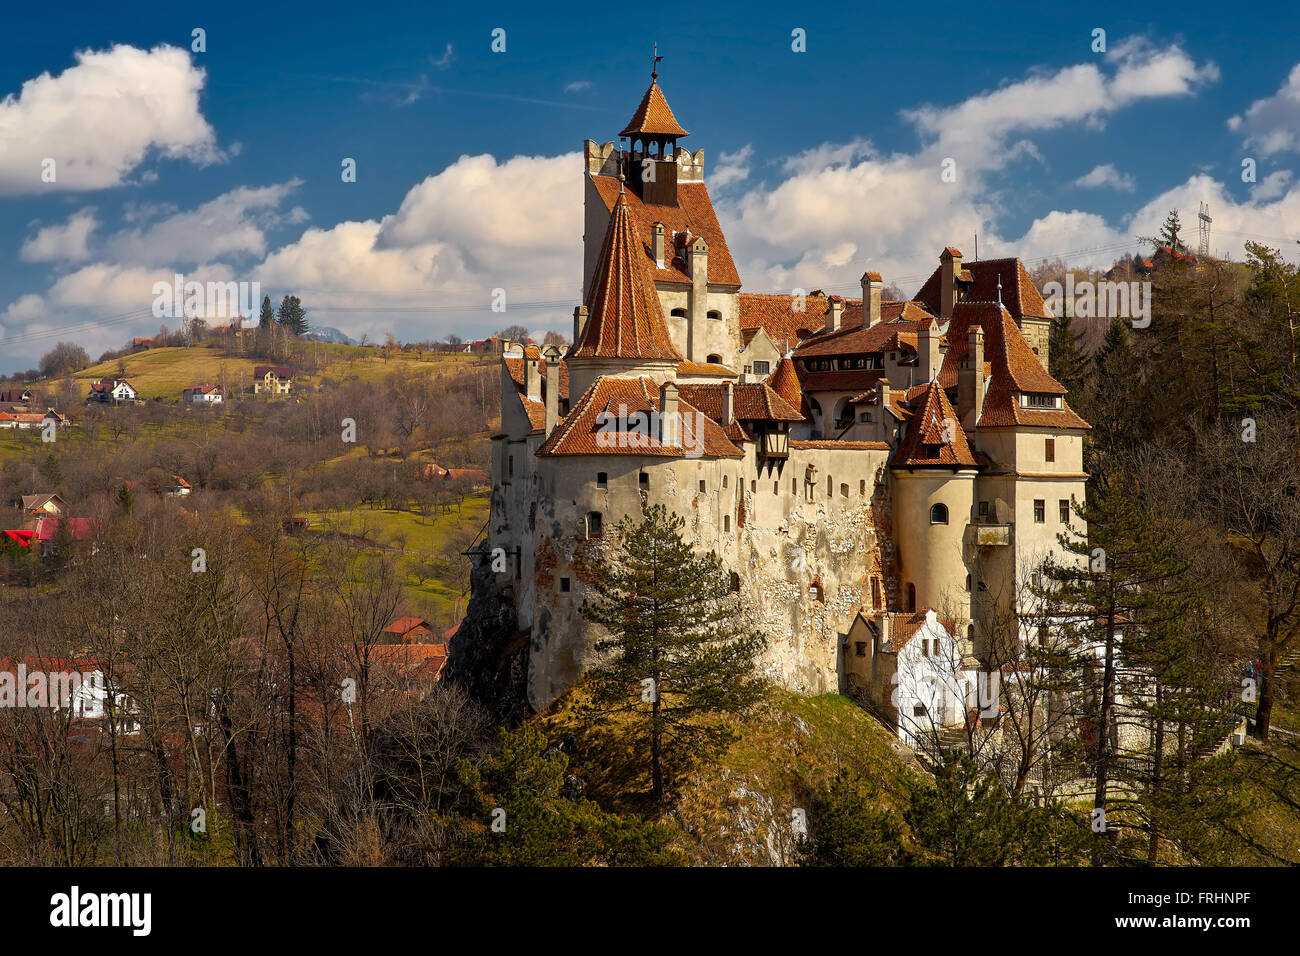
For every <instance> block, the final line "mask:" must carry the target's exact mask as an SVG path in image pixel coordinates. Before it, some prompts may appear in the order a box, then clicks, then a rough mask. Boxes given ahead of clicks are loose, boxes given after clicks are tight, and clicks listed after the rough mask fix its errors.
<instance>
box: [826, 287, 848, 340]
mask: <svg viewBox="0 0 1300 956" xmlns="http://www.w3.org/2000/svg"><path fill="white" fill-rule="evenodd" d="M843 321H844V300H843V299H841V298H840V297H839V296H838V295H833V296H831V297H830V298H829V299H827V300H826V331H827V332H834V331H835V330H836V329H838V328H839V327H840V324H841V323H842V322H843Z"/></svg>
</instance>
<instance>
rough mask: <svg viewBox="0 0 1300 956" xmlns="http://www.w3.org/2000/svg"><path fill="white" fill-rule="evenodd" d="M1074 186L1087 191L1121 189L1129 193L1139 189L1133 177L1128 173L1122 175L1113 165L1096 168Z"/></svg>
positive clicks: (1107, 164) (1105, 164)
mask: <svg viewBox="0 0 1300 956" xmlns="http://www.w3.org/2000/svg"><path fill="white" fill-rule="evenodd" d="M1074 185H1076V186H1082V187H1084V188H1086V189H1119V190H1122V191H1123V192H1129V193H1131V192H1132V191H1133V190H1134V189H1135V188H1136V187H1137V183H1136V182H1134V180H1133V177H1132V176H1130V175H1129V174H1128V173H1121V172H1120V171H1119V170H1118V169H1116V168H1115V167H1114V165H1113V164H1111V163H1103V164H1102V165H1100V166H1094V167H1093V168H1092V169H1091V170H1089V171H1088V172H1086V173H1084V174H1083V175H1082V176H1080V177H1079V178H1078V179H1076V180H1075V181H1074Z"/></svg>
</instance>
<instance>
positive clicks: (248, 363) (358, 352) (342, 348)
mask: <svg viewBox="0 0 1300 956" xmlns="http://www.w3.org/2000/svg"><path fill="white" fill-rule="evenodd" d="M304 349H305V352H304V354H305V355H306V356H308V357H311V358H313V359H318V360H319V362H320V364H321V367H320V368H319V369H318V370H317V371H315V372H304V373H301V375H300V377H299V379H298V381H299V382H300V383H301V384H304V385H314V384H318V383H320V382H321V381H322V380H323V379H326V378H329V379H332V380H334V381H340V382H341V381H347V380H349V379H358V380H360V381H363V382H371V381H379V380H381V379H383V378H384V377H386V376H388V375H391V374H393V373H395V372H399V371H403V370H424V369H427V370H429V371H430V372H435V373H436V372H439V371H443V370H447V369H450V368H453V367H457V366H460V365H465V364H472V363H475V362H480V361H482V360H483V356H482V355H470V354H465V353H463V352H461V353H452V354H446V353H432V352H426V353H424V354H423V355H416V354H415V353H413V352H395V353H393V354H391V355H387V354H386V353H384V352H382V351H380V350H376V349H372V348H360V347H358V346H352V345H335V344H327V343H322V344H320V345H319V346H315V345H312V346H304ZM267 364H271V363H270V362H269V360H268V359H257V358H242V357H238V356H231V355H228V354H226V350H225V349H223V348H220V347H218V346H215V345H199V346H195V347H194V348H165V349H148V350H146V351H143V352H133V353H132V354H130V355H124V356H122V357H121V358H118V359H110V360H109V361H107V362H100V363H98V364H97V365H92V366H90V367H89V368H87V369H83V370H82V371H80V372H78V373H77V374H76V375H74V376H73V379H74V380H75V381H76V382H77V384H78V386H79V387H80V389H81V391H82V393H83V395H88V394H89V393H90V383H91V382H94V381H96V380H97V379H100V378H104V377H106V376H108V377H112V376H116V375H118V374H119V371H120V368H121V367H125V370H126V378H127V380H128V381H130V383H131V384H132V385H134V386H135V387H136V389H137V390H138V391H139V393H140V397H141V398H144V399H155V398H160V399H163V400H165V401H174V400H176V399H179V398H180V397H181V391H182V390H183V389H185V388H186V387H187V386H189V385H199V384H205V383H207V384H216V383H220V382H222V381H224V382H225V383H226V386H227V388H229V389H232V390H236V391H242V390H245V389H247V388H248V387H249V386H250V385H251V384H252V376H253V368H254V366H256V365H267ZM285 364H289V365H294V364H295V363H294V362H292V361H290V362H288V363H285ZM43 384H46V385H52V384H54V383H48V382H47V383H43Z"/></svg>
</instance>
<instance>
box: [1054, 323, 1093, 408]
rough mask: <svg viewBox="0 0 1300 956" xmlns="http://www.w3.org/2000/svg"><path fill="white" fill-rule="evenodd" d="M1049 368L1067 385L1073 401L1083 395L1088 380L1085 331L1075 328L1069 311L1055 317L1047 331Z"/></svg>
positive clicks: (1066, 388)
mask: <svg viewBox="0 0 1300 956" xmlns="http://www.w3.org/2000/svg"><path fill="white" fill-rule="evenodd" d="M1047 370H1048V372H1050V373H1051V376H1052V378H1054V379H1056V380H1057V381H1058V382H1060V383H1061V384H1062V385H1064V386H1065V390H1066V391H1067V392H1068V393H1069V395H1070V399H1071V403H1072V404H1073V403H1074V402H1076V401H1078V400H1079V399H1080V398H1082V396H1083V391H1084V385H1085V384H1086V383H1087V381H1088V373H1089V371H1091V370H1090V369H1089V368H1088V358H1087V356H1086V355H1084V353H1083V334H1082V333H1080V332H1077V331H1075V329H1074V327H1073V325H1072V324H1071V322H1070V317H1069V316H1068V315H1064V314H1062V315H1059V316H1057V317H1056V318H1054V319H1053V320H1052V327H1051V329H1050V331H1049V335H1048V347H1047Z"/></svg>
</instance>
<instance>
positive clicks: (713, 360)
mask: <svg viewBox="0 0 1300 956" xmlns="http://www.w3.org/2000/svg"><path fill="white" fill-rule="evenodd" d="M704 361H706V362H708V363H709V364H710V365H721V364H722V356H721V355H709V356H708V357H707V358H706V359H705V360H704Z"/></svg>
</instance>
